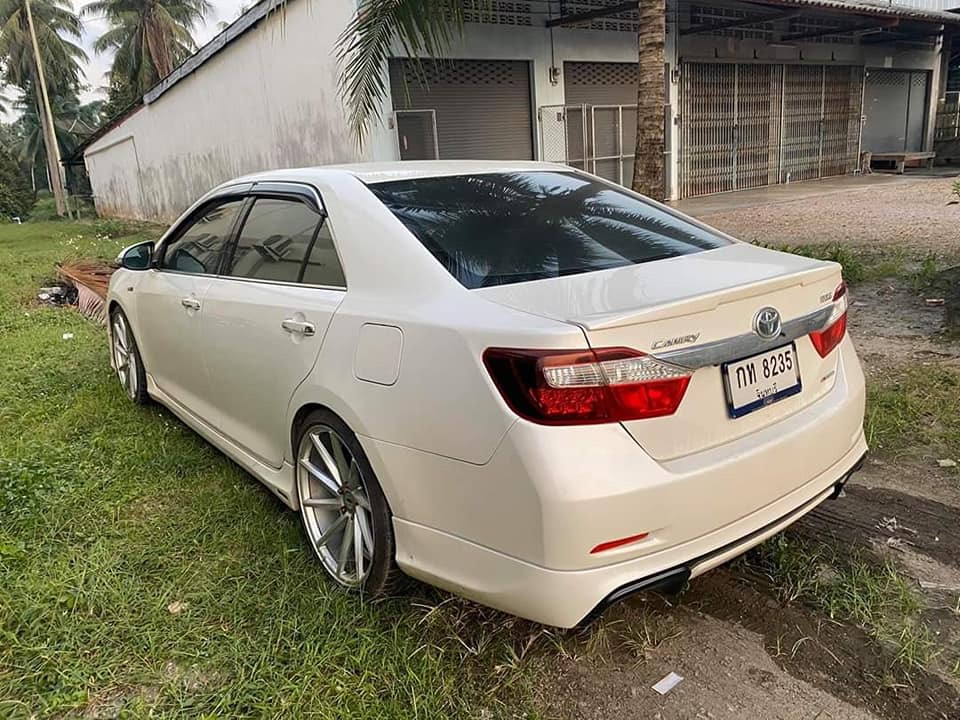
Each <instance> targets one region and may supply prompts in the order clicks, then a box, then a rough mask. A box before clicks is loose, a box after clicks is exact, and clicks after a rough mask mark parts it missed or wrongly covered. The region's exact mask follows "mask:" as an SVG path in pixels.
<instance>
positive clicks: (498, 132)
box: [390, 58, 533, 160]
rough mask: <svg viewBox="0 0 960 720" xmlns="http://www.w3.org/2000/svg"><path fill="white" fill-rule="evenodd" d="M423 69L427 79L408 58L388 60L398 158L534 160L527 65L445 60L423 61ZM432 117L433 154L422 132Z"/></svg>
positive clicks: (516, 62)
mask: <svg viewBox="0 0 960 720" xmlns="http://www.w3.org/2000/svg"><path fill="white" fill-rule="evenodd" d="M422 68H423V75H424V76H425V77H421V75H420V74H419V72H418V71H417V69H416V67H415V66H414V65H413V64H412V63H411V62H410V61H408V60H404V59H398V58H394V59H392V60H390V92H391V94H392V95H393V109H394V110H397V111H401V112H399V113H398V134H399V138H400V156H401V158H403V159H405V160H417V159H432V158H433V157H434V156H438V157H440V158H441V159H471V160H532V159H533V135H532V126H531V111H530V99H531V97H530V68H529V64H528V63H526V62H518V61H511V60H443V61H437V62H432V61H425V62H424V63H423V65H422ZM431 110H432V111H433V113H430V112H429V111H431ZM404 111H421V112H411V113H409V114H408V113H406V112H404ZM433 118H435V123H436V145H437V147H436V151H434V149H433V145H432V141H431V140H430V138H429V136H430V134H431V133H430V132H429V131H425V128H424V124H425V123H433V122H434V120H433ZM407 128H410V130H411V137H409V138H408V137H405V135H404V133H405V131H406V129H407ZM405 141H406V142H405ZM434 152H435V154H434Z"/></svg>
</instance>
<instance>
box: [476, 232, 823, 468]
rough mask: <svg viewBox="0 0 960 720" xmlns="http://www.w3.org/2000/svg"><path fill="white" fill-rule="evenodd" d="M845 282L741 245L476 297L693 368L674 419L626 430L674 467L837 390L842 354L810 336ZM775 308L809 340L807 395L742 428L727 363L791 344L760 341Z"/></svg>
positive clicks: (763, 412)
mask: <svg viewBox="0 0 960 720" xmlns="http://www.w3.org/2000/svg"><path fill="white" fill-rule="evenodd" d="M839 283H840V268H839V266H838V265H836V264H835V263H826V262H823V261H819V260H813V259H810V258H806V257H801V256H797V255H791V254H786V253H781V252H776V251H773V250H767V249H764V248H757V247H754V246H750V245H746V244H743V243H737V244H733V245H730V246H727V247H723V248H718V249H716V250H710V251H705V252H701V253H696V254H693V255H686V256H682V257H676V258H670V259H666V260H660V261H654V262H649V263H643V264H638V265H631V266H627V267H621V268H617V269H613V270H605V271H600V272H592V273H584V274H580V275H572V276H566V277H561V278H552V279H549V280H538V281H534V282H527V283H516V284H511V285H501V286H497V287H490V288H483V289H479V290H476V291H475V292H477V293H478V294H480V295H482V296H483V297H485V298H486V299H488V300H490V301H492V302H496V303H499V304H502V305H506V306H509V307H512V308H514V309H517V310H522V311H525V312H529V313H533V314H536V315H540V316H544V317H549V318H552V319H555V320H561V321H564V322H569V323H572V324H576V325H578V326H580V327H581V328H582V329H583V332H584V334H585V336H586V339H587V341H588V343H589V344H590V346H591V347H593V348H595V349H596V348H601V347H629V348H632V349H634V350H639V351H642V352H645V353H649V354H651V355H655V356H657V357H658V358H662V359H664V360H669V361H670V362H672V363H676V364H679V365H683V366H686V367H689V368H690V369H691V373H692V376H691V379H690V384H689V386H688V388H687V392H686V395H685V396H684V399H683V402H682V403H681V404H680V407H679V408H678V409H677V411H676V412H675V413H674V414H672V415H670V416H667V417H659V418H648V419H643V420H635V421H629V422H625V423H623V425H624V427H625V428H626V430H627V432H629V433H630V434H631V435H632V436H633V438H634V439H635V440H636V441H637V442H638V443H639V444H640V445H641V446H642V447H643V448H644V449H645V450H646V451H647V452H648V453H649V454H650V455H651V456H652V457H654V458H655V459H658V460H671V459H674V458H678V457H683V456H687V455H690V454H692V453H696V452H699V451H702V450H706V449H708V448H711V447H715V446H718V445H721V444H723V443H726V442H730V441H732V440H735V439H737V438H740V437H743V436H745V435H748V434H750V433H752V432H756V431H757V430H759V429H761V428H764V427H766V426H768V425H771V424H773V423H775V422H777V421H778V420H780V419H782V418H784V417H786V416H788V415H791V414H793V413H795V412H798V411H799V410H801V409H802V408H804V407H806V406H808V405H810V404H811V403H813V402H816V400H817V399H819V398H820V397H822V396H823V395H825V394H826V393H827V392H828V391H829V390H830V388H831V387H832V385H833V379H834V376H835V373H836V362H837V359H836V358H837V355H838V353H836V352H833V353H830V354H828V355H827V357H826V358H821V357H820V355H819V354H818V353H817V351H816V350H815V348H814V347H813V344H812V343H811V342H810V340H809V338H808V337H807V333H808V332H809V331H810V330H811V329H817V328H818V327H819V325H818V324H822V322H823V320H824V319H825V318H826V317H827V315H829V308H830V307H831V306H832V299H833V293H834V291H835V290H836V288H837V286H838V285H839ZM767 307H772V308H775V309H776V310H777V311H778V312H779V314H780V316H781V317H782V319H783V322H784V326H785V327H786V328H788V329H790V328H792V329H793V330H794V331H796V330H797V328H798V327H800V329H801V330H802V332H800V334H798V335H797V337H796V340H795V341H793V343H794V346H795V353H796V354H795V358H796V362H797V364H798V366H799V370H800V389H799V391H797V392H796V393H795V394H793V395H791V396H789V397H784V398H782V399H779V400H778V401H776V402H773V403H771V404H769V405H765V406H762V407H760V408H759V409H757V410H756V411H754V412H749V413H746V414H743V415H741V416H739V417H732V413H731V410H730V408H729V407H728V392H727V389H726V388H725V385H724V377H723V372H722V368H721V366H722V364H723V363H725V362H730V361H735V360H739V359H742V358H744V357H748V356H750V355H752V354H754V353H755V352H756V351H758V350H761V349H770V348H774V347H779V346H783V345H790V342H791V339H789V338H784V337H782V336H781V337H780V338H779V339H774V340H771V341H762V340H761V339H760V338H759V336H757V335H756V334H755V333H754V330H753V323H754V318H755V317H756V316H757V313H758V311H760V310H761V309H763V308H767ZM818 313H819V314H818ZM804 322H805V323H806V325H803V323H804ZM791 323H792V324H791ZM811 323H812V325H811ZM788 334H789V333H788ZM781 340H782V342H781Z"/></svg>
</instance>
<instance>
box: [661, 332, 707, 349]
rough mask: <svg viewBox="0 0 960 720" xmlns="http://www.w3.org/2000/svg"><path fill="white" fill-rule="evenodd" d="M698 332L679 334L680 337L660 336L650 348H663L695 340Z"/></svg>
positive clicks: (698, 335)
mask: <svg viewBox="0 0 960 720" xmlns="http://www.w3.org/2000/svg"><path fill="white" fill-rule="evenodd" d="M698 337H700V333H691V334H690V335H681V336H680V337H673V338H661V339H660V340H654V341H653V345H651V346H650V349H651V350H663V348H668V347H673V346H674V345H685V344H686V343H692V342H696V341H697V338H698Z"/></svg>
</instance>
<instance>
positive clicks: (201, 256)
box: [160, 200, 243, 275]
mask: <svg viewBox="0 0 960 720" xmlns="http://www.w3.org/2000/svg"><path fill="white" fill-rule="evenodd" d="M242 205H243V200H230V201H228V202H221V203H216V204H214V205H210V206H207V207H206V208H204V209H203V210H202V211H201V215H200V216H199V217H197V218H195V219H194V220H193V222H191V223H190V224H189V225H188V226H187V228H186V230H184V231H182V232H181V233H180V235H179V237H178V238H177V239H176V240H174V241H173V242H170V243H167V245H166V247H165V248H164V251H163V258H162V260H161V261H160V267H161V268H164V269H167V270H176V271H177V272H186V273H197V274H207V275H215V274H216V273H217V272H218V271H219V269H220V258H221V257H222V255H223V251H224V249H225V246H226V243H227V241H228V240H229V239H230V231H231V230H232V229H233V224H234V223H235V222H236V220H237V215H238V214H239V212H240V207H241V206H242Z"/></svg>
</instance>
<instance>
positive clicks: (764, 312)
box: [753, 307, 783, 340]
mask: <svg viewBox="0 0 960 720" xmlns="http://www.w3.org/2000/svg"><path fill="white" fill-rule="evenodd" d="M782 329H783V324H782V323H781V321H780V313H779V312H777V310H776V309H775V308H772V307H765V308H763V309H761V310H759V311H758V312H757V314H756V315H754V316H753V331H754V332H755V333H756V334H757V335H759V336H760V337H762V338H763V339H764V340H771V339H773V338H775V337H777V336H778V335H779V334H780V331H781V330H782Z"/></svg>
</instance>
